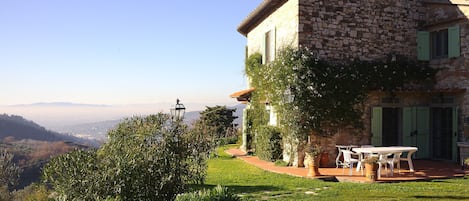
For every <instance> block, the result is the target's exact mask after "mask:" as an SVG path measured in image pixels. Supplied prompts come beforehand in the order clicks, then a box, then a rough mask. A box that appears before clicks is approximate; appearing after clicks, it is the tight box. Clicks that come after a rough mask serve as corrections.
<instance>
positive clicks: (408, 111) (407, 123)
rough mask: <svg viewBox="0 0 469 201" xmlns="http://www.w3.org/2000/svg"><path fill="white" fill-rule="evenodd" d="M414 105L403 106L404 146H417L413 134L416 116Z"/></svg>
mask: <svg viewBox="0 0 469 201" xmlns="http://www.w3.org/2000/svg"><path fill="white" fill-rule="evenodd" d="M412 109H413V108H412V107H404V108H402V144H403V145H404V146H415V141H416V139H415V137H414V136H413V133H412V132H413V131H414V130H415V128H413V125H415V122H414V121H415V117H413V115H414V112H413V111H412Z"/></svg>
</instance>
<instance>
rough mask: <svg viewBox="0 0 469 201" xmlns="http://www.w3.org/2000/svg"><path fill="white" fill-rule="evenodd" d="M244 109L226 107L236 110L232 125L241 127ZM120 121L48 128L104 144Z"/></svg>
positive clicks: (191, 115)
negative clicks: (111, 130)
mask: <svg viewBox="0 0 469 201" xmlns="http://www.w3.org/2000/svg"><path fill="white" fill-rule="evenodd" d="M244 107H245V105H242V104H239V105H236V106H233V107H228V108H230V109H236V111H235V113H234V114H233V115H234V116H237V117H238V118H237V119H235V120H234V123H235V124H237V125H238V126H241V124H242V120H243V109H244ZM200 112H201V111H191V112H186V114H185V115H184V122H185V123H186V124H188V125H191V124H192V123H193V122H194V121H196V120H197V119H199V118H200ZM121 121H122V120H121V119H118V120H108V121H99V122H94V123H85V124H76V125H63V126H60V127H50V129H51V130H54V131H57V132H60V133H68V134H71V135H73V136H75V137H80V138H85V139H90V140H97V141H99V142H104V141H106V139H107V133H108V131H109V130H110V129H112V128H114V127H116V126H117V124H119V123H120V122H121Z"/></svg>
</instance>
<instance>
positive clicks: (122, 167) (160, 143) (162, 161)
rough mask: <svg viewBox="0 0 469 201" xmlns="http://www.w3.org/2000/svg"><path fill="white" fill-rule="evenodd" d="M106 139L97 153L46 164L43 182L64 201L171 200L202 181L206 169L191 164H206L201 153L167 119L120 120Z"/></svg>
mask: <svg viewBox="0 0 469 201" xmlns="http://www.w3.org/2000/svg"><path fill="white" fill-rule="evenodd" d="M108 134H109V141H108V142H107V143H105V144H104V145H103V146H102V147H101V148H100V149H98V150H89V151H75V152H72V153H70V154H67V155H63V156H59V157H57V158H54V159H52V160H51V162H50V163H49V164H48V165H47V166H46V167H45V169H44V172H43V175H44V181H45V182H47V183H49V184H50V185H52V187H53V188H54V189H55V191H57V192H58V194H60V195H61V196H62V197H66V199H70V200H73V199H77V200H104V199H108V200H110V199H112V200H173V199H175V196H176V195H177V194H179V193H182V192H184V190H186V188H187V185H188V184H190V183H196V182H198V181H200V180H203V179H204V178H205V174H203V175H200V173H205V172H206V171H205V170H203V169H206V166H203V167H201V166H200V163H198V164H194V161H199V162H202V164H206V162H204V161H203V158H205V155H206V153H204V152H200V151H199V149H197V146H196V145H195V144H197V141H196V140H194V139H191V138H190V136H192V134H191V132H188V129H187V127H186V126H185V125H182V124H181V122H179V121H177V122H173V121H170V118H169V116H168V115H167V114H163V113H159V114H156V115H150V116H147V117H133V118H130V119H126V120H125V121H123V122H122V123H120V124H119V125H118V126H117V127H116V128H115V129H113V130H111V131H109V133H108ZM201 158H202V159H201ZM194 166H195V167H194ZM201 169H202V170H201ZM196 173H197V175H195V174H196Z"/></svg>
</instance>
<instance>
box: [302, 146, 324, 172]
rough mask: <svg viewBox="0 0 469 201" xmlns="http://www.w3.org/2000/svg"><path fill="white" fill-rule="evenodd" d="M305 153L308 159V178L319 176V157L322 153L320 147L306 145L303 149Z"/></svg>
mask: <svg viewBox="0 0 469 201" xmlns="http://www.w3.org/2000/svg"><path fill="white" fill-rule="evenodd" d="M305 153H306V156H307V157H308V158H309V164H308V168H309V171H308V177H316V176H321V173H319V161H320V160H321V158H320V156H321V153H322V149H321V146H319V145H317V144H311V143H308V144H307V145H306V147H305Z"/></svg>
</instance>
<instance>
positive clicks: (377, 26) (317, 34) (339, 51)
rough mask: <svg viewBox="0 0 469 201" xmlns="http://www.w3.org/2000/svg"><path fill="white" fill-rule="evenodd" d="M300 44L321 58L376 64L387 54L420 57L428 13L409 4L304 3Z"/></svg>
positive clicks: (396, 0)
mask: <svg viewBox="0 0 469 201" xmlns="http://www.w3.org/2000/svg"><path fill="white" fill-rule="evenodd" d="M300 4H301V6H300V9H299V13H300V14H299V16H300V30H299V41H300V44H302V45H306V46H310V47H311V48H312V49H316V50H317V51H318V54H319V56H320V57H321V58H325V59H333V60H347V59H348V60H351V59H356V58H358V59H361V60H374V59H379V58H383V57H384V56H386V55H387V54H393V53H394V54H401V55H406V56H410V57H415V55H416V50H417V49H416V47H417V44H416V34H415V33H416V32H417V27H418V24H419V22H420V21H422V20H423V15H424V10H423V9H422V6H421V3H420V2H419V1H409V0H393V1H386V0H374V1H346V0H335V1H330V0H315V1H310V0H300Z"/></svg>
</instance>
